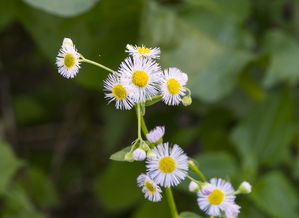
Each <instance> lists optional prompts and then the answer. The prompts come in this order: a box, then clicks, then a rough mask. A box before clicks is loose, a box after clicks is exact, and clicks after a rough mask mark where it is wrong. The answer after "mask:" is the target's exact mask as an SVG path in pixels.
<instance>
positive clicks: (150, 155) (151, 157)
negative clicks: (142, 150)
mask: <svg viewBox="0 0 299 218" xmlns="http://www.w3.org/2000/svg"><path fill="white" fill-rule="evenodd" d="M156 158H157V154H156V153H155V152H154V151H153V150H148V151H147V159H148V160H155V159H156Z"/></svg>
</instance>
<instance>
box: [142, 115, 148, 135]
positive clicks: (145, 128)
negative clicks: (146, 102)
mask: <svg viewBox="0 0 299 218" xmlns="http://www.w3.org/2000/svg"><path fill="white" fill-rule="evenodd" d="M141 129H142V132H143V134H144V135H146V134H148V129H147V127H146V124H145V121H144V118H143V116H141Z"/></svg>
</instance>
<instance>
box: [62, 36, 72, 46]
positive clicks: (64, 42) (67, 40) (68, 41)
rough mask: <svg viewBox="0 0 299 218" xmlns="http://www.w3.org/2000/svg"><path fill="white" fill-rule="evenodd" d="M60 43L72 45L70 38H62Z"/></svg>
mask: <svg viewBox="0 0 299 218" xmlns="http://www.w3.org/2000/svg"><path fill="white" fill-rule="evenodd" d="M62 44H63V46H73V45H74V43H73V41H72V40H71V39H70V38H64V39H63V43H62Z"/></svg>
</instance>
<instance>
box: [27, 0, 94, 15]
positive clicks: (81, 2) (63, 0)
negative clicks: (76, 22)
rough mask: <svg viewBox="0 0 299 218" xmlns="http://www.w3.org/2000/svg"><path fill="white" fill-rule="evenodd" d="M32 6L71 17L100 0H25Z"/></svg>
mask: <svg viewBox="0 0 299 218" xmlns="http://www.w3.org/2000/svg"><path fill="white" fill-rule="evenodd" d="M23 1H24V2H26V3H27V4H29V5H31V6H32V7H35V8H38V9H41V10H43V11H46V12H48V13H51V14H54V15H58V16H62V17H71V16H75V15H78V14H81V13H83V12H85V11H87V10H89V9H90V8H92V7H93V6H94V5H95V3H96V2H97V1H98V0H23Z"/></svg>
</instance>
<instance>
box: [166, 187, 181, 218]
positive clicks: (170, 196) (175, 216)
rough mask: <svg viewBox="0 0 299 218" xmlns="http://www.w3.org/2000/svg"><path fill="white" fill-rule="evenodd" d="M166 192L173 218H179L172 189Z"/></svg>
mask: <svg viewBox="0 0 299 218" xmlns="http://www.w3.org/2000/svg"><path fill="white" fill-rule="evenodd" d="M165 191H166V196H167V201H168V204H169V209H170V212H171V216H172V218H179V214H178V211H177V208H176V205H175V201H174V198H173V194H172V190H171V188H170V187H169V188H165Z"/></svg>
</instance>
